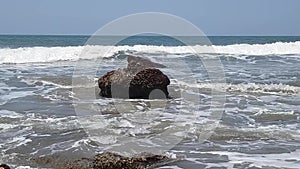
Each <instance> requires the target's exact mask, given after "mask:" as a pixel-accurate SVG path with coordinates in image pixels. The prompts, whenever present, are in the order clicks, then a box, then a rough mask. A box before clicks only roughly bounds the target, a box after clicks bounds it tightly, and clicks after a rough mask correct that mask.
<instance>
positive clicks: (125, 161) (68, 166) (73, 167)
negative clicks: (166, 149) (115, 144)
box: [35, 152, 177, 169]
mask: <svg viewBox="0 0 300 169" xmlns="http://www.w3.org/2000/svg"><path fill="white" fill-rule="evenodd" d="M39 158H42V161H44V160H45V158H44V157H39ZM176 160H177V159H170V158H169V157H167V156H164V155H154V154H139V155H136V156H132V157H125V156H121V155H119V154H115V153H110V152H106V153H102V154H97V155H95V156H94V157H92V158H81V159H78V160H65V161H61V162H58V160H55V159H51V160H47V162H46V164H47V165H45V164H44V165H42V166H41V163H39V164H40V166H39V167H40V168H44V166H45V167H47V168H54V169H146V168H149V167H157V166H162V165H165V164H167V163H169V162H174V161H176ZM40 161H41V160H39V159H38V160H35V162H40Z"/></svg>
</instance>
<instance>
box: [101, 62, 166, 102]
mask: <svg viewBox="0 0 300 169" xmlns="http://www.w3.org/2000/svg"><path fill="white" fill-rule="evenodd" d="M127 62H128V65H127V68H124V69H118V70H113V71H110V72H107V73H106V74H105V75H104V76H102V77H100V78H99V80H98V86H99V88H100V89H101V91H100V96H102V97H108V98H112V97H113V98H131V99H149V96H150V94H151V92H152V91H154V90H155V89H157V90H159V91H161V92H160V94H156V95H155V96H154V98H161V97H164V98H168V97H169V92H168V88H167V86H168V85H169V84H170V79H169V78H168V77H167V76H166V75H165V74H164V73H163V72H161V71H160V70H159V69H157V68H164V67H165V66H164V65H162V64H159V63H154V62H152V61H150V60H148V59H144V58H141V57H135V56H128V57H127Z"/></svg>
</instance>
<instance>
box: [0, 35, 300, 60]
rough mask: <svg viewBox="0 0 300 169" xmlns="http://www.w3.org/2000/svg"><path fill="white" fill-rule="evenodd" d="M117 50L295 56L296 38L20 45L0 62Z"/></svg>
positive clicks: (299, 45)
mask: <svg viewBox="0 0 300 169" xmlns="http://www.w3.org/2000/svg"><path fill="white" fill-rule="evenodd" d="M120 51H125V52H126V51H133V52H137V53H139V52H143V53H150V54H164V55H166V54H170V55H172V54H179V55H181V54H192V53H194V51H197V53H200V54H201V53H202V54H204V53H205V54H230V55H255V56H259V55H298V54H300V41H297V42H276V43H270V44H233V45H225V46H215V45H213V46H201V45H195V46H151V45H134V46H126V45H125V46H88V45H87V46H69V47H22V48H16V49H10V48H2V49H0V64H3V63H34V62H55V61H66V60H70V61H77V60H79V59H95V58H104V57H112V56H113V55H114V54H115V53H117V52H120Z"/></svg>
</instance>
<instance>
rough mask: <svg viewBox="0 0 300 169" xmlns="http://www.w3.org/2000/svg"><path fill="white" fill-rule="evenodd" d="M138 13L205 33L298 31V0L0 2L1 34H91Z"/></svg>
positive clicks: (292, 32)
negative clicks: (171, 18)
mask: <svg viewBox="0 0 300 169" xmlns="http://www.w3.org/2000/svg"><path fill="white" fill-rule="evenodd" d="M138 12H165V13H170V14H174V15H177V16H180V17H183V18H185V19H187V20H189V21H190V22H192V23H193V24H195V25H196V26H198V27H199V28H200V29H201V30H202V31H203V32H204V33H206V34H207V35H300V19H299V17H300V0H205V1H204V0H203V1H202V0H148V1H146V0H107V1H101V0H1V1H0V21H1V25H0V34H93V33H94V32H95V31H96V30H97V29H99V28H100V27H101V26H103V25H104V24H106V23H108V22H110V21H112V20H114V19H116V18H118V17H121V16H124V15H128V14H133V13H138Z"/></svg>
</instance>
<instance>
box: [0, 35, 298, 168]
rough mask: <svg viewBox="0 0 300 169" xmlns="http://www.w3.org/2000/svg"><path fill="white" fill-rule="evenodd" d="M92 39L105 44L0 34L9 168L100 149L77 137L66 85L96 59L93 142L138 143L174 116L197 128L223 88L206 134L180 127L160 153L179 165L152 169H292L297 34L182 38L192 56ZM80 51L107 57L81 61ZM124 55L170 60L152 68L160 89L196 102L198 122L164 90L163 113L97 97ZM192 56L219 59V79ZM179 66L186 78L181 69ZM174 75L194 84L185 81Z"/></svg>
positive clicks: (161, 43) (137, 41)
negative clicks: (161, 81)
mask: <svg viewBox="0 0 300 169" xmlns="http://www.w3.org/2000/svg"><path fill="white" fill-rule="evenodd" d="M102 38H103V39H105V40H103V42H107V44H102V45H85V42H86V41H87V40H88V39H89V36H22V35H5V36H0V150H1V151H0V153H1V154H0V162H2V163H7V164H9V165H11V166H14V167H16V168H22V167H23V168H24V167H25V166H27V168H29V167H32V168H34V167H43V166H39V165H38V164H35V163H34V162H33V160H32V159H34V158H36V157H41V156H45V157H51V158H53V159H54V160H55V159H57V160H59V159H61V158H62V157H63V158H67V159H79V158H82V157H91V156H93V155H94V154H95V153H98V152H103V151H104V150H105V148H106V147H103V146H99V144H97V143H96V142H95V140H93V139H92V138H91V136H90V135H89V134H88V133H87V131H86V129H85V126H84V125H83V124H82V121H83V120H82V118H81V119H79V118H78V112H76V111H75V108H74V107H75V106H76V104H77V103H80V102H81V99H80V98H78V97H77V95H76V94H75V93H74V90H73V89H74V88H84V87H86V86H75V85H74V83H72V78H73V75H74V74H73V73H74V71H75V69H76V65H77V64H78V63H85V62H86V63H89V62H90V61H92V60H96V59H99V58H101V62H100V63H99V66H98V70H97V72H96V73H95V74H94V73H93V72H91V73H90V75H89V76H88V77H87V79H88V80H90V81H93V82H94V85H93V86H91V87H94V88H95V90H96V92H95V99H94V100H91V103H94V105H95V107H97V109H96V108H93V107H92V108H87V110H88V111H94V112H95V111H97V110H98V109H99V107H100V112H102V113H100V116H103V117H105V118H101V119H102V120H101V121H100V122H99V124H98V125H95V126H93V127H94V128H95V129H96V130H97V129H98V128H99V129H100V128H101V129H102V130H103V131H105V137H101V135H100V136H99V135H98V138H96V140H97V141H99V142H101V143H103V144H108V145H111V146H114V145H118V144H120V142H118V138H119V137H121V136H124V135H126V136H127V137H128V138H131V137H133V138H134V137H143V138H148V137H150V136H152V135H153V134H157V133H156V132H161V131H163V130H164V127H165V126H168V125H171V124H172V123H174V122H175V121H172V120H174V119H177V120H178V119H179V122H178V121H176V123H180V124H188V123H195V124H197V123H198V122H199V123H200V122H202V121H203V122H204V121H206V120H207V116H206V114H207V112H208V111H209V110H210V108H211V106H213V105H212V104H213V103H211V97H212V95H211V90H212V89H214V90H216V91H226V92H225V93H223V94H224V95H225V96H226V100H225V103H224V109H223V110H222V116H221V118H220V120H219V122H218V126H217V127H216V128H215V129H214V130H213V131H212V132H213V133H212V135H211V136H210V137H209V138H207V139H205V140H204V141H201V142H200V141H199V140H197V136H198V135H199V133H201V131H200V130H201V127H199V128H197V127H196V128H195V130H191V131H188V132H187V133H188V134H187V135H184V136H182V141H181V142H180V143H178V144H177V145H174V147H172V148H171V149H170V150H168V153H171V154H176V155H177V156H178V157H184V159H182V160H180V161H178V162H174V163H170V164H167V165H166V166H162V167H161V168H189V169H193V168H195V169H198V168H255V167H257V168H300V123H299V122H300V94H299V92H300V37H262V36H261V37H238V36H237V37H208V38H209V39H210V41H211V42H212V47H213V49H214V52H210V50H209V48H210V47H209V46H207V45H205V44H201V42H199V41H197V38H193V37H186V40H187V41H188V42H189V45H192V47H193V48H196V49H198V50H197V51H202V52H200V53H197V54H195V53H192V52H190V50H189V46H186V45H185V44H184V43H182V42H179V41H177V40H174V39H173V38H169V37H165V36H135V37H130V38H127V39H125V40H123V41H121V42H120V43H118V44H116V45H111V43H110V41H113V40H114V38H115V37H102ZM86 49H93V50H96V51H97V50H99V51H104V50H108V49H109V51H110V52H109V53H108V54H106V55H99V54H95V55H93V54H91V55H82V51H83V50H86ZM127 54H130V55H135V56H141V57H144V58H148V59H150V60H152V61H155V62H159V63H162V64H165V65H170V64H171V63H172V64H171V65H173V67H168V66H167V67H166V68H162V69H161V70H162V71H163V72H164V73H165V74H167V75H169V77H170V80H171V84H170V86H169V88H170V89H172V88H175V89H176V87H177V88H178V91H180V92H184V93H188V94H189V95H193V96H197V97H199V98H200V101H199V105H200V108H199V109H197V113H198V115H199V119H198V118H197V119H196V120H193V119H192V118H191V117H190V116H189V114H188V113H187V111H189V110H190V108H191V107H193V106H195V105H190V104H182V103H186V102H185V100H184V98H183V97H180V95H177V94H176V92H175V93H174V92H172V91H173V90H170V95H171V96H173V98H172V99H169V100H168V101H167V102H168V103H167V108H166V107H163V108H155V109H149V106H148V105H147V104H148V101H146V100H130V99H129V100H128V99H127V100H126V99H105V98H101V97H99V96H97V94H98V93H97V92H98V91H97V82H96V81H97V78H98V77H100V76H102V75H104V74H105V73H106V72H108V71H110V70H113V69H118V68H123V67H126V64H127V63H126V57H125V56H126V55H127ZM199 57H203V58H218V59H220V61H221V63H222V65H223V69H224V73H225V80H226V83H211V82H210V81H209V76H208V75H207V71H206V70H205V67H204V66H203V65H202V64H201V61H200V62H199ZM182 61H184V63H186V64H187V65H188V68H189V69H191V70H192V71H191V72H189V73H190V74H189V73H186V72H181V70H180V67H181V66H182V65H180V63H181V62H182ZM176 64H177V65H176ZM174 69H175V70H174ZM82 71H83V72H85V74H89V72H90V71H91V70H86V69H85V70H82ZM176 75H178V76H176ZM184 76H186V77H188V76H189V77H193V78H194V79H196V80H195V81H194V82H190V83H187V82H185V81H184V80H183V79H184ZM175 77H176V78H175ZM178 77H182V79H181V78H178ZM154 101H155V100H154ZM124 102H134V106H135V108H136V111H133V112H126V111H124V112H120V111H117V112H116V111H115V108H114V107H113V106H112V105H114V104H116V103H117V104H119V103H120V104H121V103H124ZM92 105H93V104H92ZM103 112H105V114H104V113H103ZM145 113H147V114H146V115H145ZM97 116H99V115H93V116H92V117H89V118H93V119H95V118H96V117H97ZM129 116H130V117H136V116H143V117H144V120H145V122H143V123H138V124H137V123H135V122H134V121H131V120H130V118H128V117H129ZM157 117H159V118H157ZM192 117H194V116H192ZM86 120H87V122H89V120H91V119H86ZM197 120H198V121H197ZM100 123H101V124H100ZM154 129H155V130H154ZM103 135H104V134H103ZM109 135H111V137H108V136H109ZM146 141H149V140H147V139H145V142H146Z"/></svg>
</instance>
